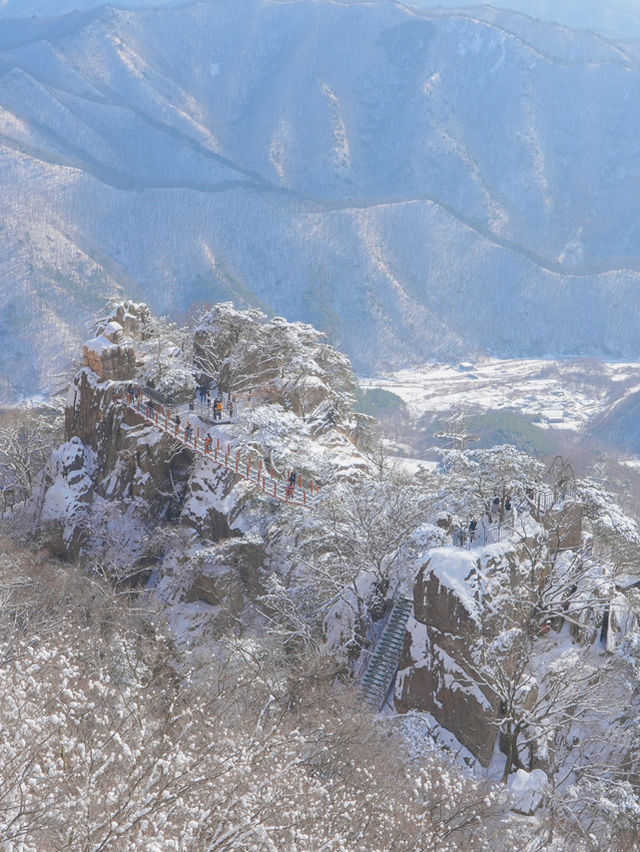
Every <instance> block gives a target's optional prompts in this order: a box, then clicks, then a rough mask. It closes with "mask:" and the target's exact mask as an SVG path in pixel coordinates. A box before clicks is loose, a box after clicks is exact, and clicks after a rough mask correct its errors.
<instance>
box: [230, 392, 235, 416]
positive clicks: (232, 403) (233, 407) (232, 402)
mask: <svg viewBox="0 0 640 852" xmlns="http://www.w3.org/2000/svg"><path fill="white" fill-rule="evenodd" d="M235 407H236V404H235V402H234V401H233V399H232V398H231V395H229V419H230V420H231V419H233V412H234V410H235Z"/></svg>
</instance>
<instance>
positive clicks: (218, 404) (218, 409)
mask: <svg viewBox="0 0 640 852" xmlns="http://www.w3.org/2000/svg"><path fill="white" fill-rule="evenodd" d="M213 419H214V420H222V400H221V399H220V397H219V396H217V397H216V398H215V399H214V401H213Z"/></svg>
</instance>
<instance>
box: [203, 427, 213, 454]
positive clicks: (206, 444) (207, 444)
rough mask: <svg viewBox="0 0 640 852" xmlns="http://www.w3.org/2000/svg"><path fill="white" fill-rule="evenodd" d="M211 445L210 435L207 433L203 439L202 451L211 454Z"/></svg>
mask: <svg viewBox="0 0 640 852" xmlns="http://www.w3.org/2000/svg"><path fill="white" fill-rule="evenodd" d="M211 443H212V439H211V435H210V434H209V433H208V432H207V436H206V438H205V439H204V451H205V453H210V452H211Z"/></svg>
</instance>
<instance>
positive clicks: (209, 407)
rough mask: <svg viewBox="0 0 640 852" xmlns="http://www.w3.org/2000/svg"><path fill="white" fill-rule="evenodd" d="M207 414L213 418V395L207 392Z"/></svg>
mask: <svg viewBox="0 0 640 852" xmlns="http://www.w3.org/2000/svg"><path fill="white" fill-rule="evenodd" d="M207 414H208V415H209V416H211V394H210V393H209V391H207Z"/></svg>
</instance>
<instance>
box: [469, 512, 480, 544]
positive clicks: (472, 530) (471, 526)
mask: <svg viewBox="0 0 640 852" xmlns="http://www.w3.org/2000/svg"><path fill="white" fill-rule="evenodd" d="M477 527H478V522H477V521H476V519H475V518H472V519H471V520H470V521H469V544H472V543H473V540H474V538H475V537H476V529H477Z"/></svg>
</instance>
